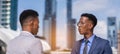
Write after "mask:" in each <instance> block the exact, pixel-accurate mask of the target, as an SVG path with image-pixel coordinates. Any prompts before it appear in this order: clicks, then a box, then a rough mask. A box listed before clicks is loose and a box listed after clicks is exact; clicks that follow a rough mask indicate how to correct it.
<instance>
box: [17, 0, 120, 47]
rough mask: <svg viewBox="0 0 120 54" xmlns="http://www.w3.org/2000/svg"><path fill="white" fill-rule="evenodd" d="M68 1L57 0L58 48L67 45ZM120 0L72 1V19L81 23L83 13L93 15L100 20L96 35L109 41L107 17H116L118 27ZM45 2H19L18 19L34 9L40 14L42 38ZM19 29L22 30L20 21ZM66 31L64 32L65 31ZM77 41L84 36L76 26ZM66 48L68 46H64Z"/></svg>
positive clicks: (32, 0)
mask: <svg viewBox="0 0 120 54" xmlns="http://www.w3.org/2000/svg"><path fill="white" fill-rule="evenodd" d="M66 1H67V0H57V17H56V19H57V34H56V35H57V42H59V43H57V46H61V45H62V44H63V43H67V42H66V39H67V28H66V27H67V25H66V23H67V22H66V21H67V17H66V11H67V9H66V3H67V2H66ZM119 5H120V0H72V18H75V19H76V20H77V22H78V21H79V18H80V15H81V14H82V13H92V14H94V15H95V16H96V17H97V19H98V24H97V26H96V27H95V29H94V34H96V35H97V36H99V37H101V38H104V39H107V17H116V19H117V21H116V22H117V25H118V21H120V12H119V11H120V6H119ZM44 6H45V0H18V18H19V15H20V13H21V12H22V11H23V10H25V9H33V10H36V11H37V12H38V13H39V21H40V28H39V32H38V35H40V36H42V22H43V18H44V14H45V13H44V12H45V10H44V9H45V7H44ZM18 28H19V29H21V27H20V24H19V21H18ZM63 30H64V31H63ZM76 32H77V33H76V34H77V37H76V38H77V40H79V39H81V38H82V37H83V36H82V35H80V34H79V32H78V31H77V26H76ZM62 47H66V44H64V45H62Z"/></svg>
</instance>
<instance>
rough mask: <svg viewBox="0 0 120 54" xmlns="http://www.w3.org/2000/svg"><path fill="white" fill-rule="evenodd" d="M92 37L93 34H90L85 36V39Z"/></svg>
mask: <svg viewBox="0 0 120 54" xmlns="http://www.w3.org/2000/svg"><path fill="white" fill-rule="evenodd" d="M92 35H93V32H91V33H88V34H85V35H84V38H85V39H89V38H90V37H91V36H92Z"/></svg>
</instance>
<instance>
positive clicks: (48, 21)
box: [43, 0, 57, 50]
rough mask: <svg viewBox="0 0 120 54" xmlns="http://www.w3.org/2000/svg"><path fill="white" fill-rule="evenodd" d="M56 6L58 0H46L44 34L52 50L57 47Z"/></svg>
mask: <svg viewBox="0 0 120 54" xmlns="http://www.w3.org/2000/svg"><path fill="white" fill-rule="evenodd" d="M56 8H57V2H56V0H45V15H44V19H43V36H45V38H46V40H47V42H48V43H49V44H50V46H51V49H52V50H55V49H56V10H57V9H56Z"/></svg>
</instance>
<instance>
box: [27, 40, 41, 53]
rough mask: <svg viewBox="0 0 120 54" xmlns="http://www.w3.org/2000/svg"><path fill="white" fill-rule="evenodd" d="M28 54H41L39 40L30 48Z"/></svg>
mask: <svg viewBox="0 0 120 54" xmlns="http://www.w3.org/2000/svg"><path fill="white" fill-rule="evenodd" d="M29 52H30V54H43V48H42V43H41V41H40V40H38V41H36V42H35V43H34V44H33V45H32V46H31V48H30V51H29Z"/></svg>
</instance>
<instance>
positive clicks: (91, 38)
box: [83, 34, 95, 43]
mask: <svg viewBox="0 0 120 54" xmlns="http://www.w3.org/2000/svg"><path fill="white" fill-rule="evenodd" d="M94 37H95V35H94V34H93V35H92V36H91V37H90V38H88V41H89V42H90V43H92V41H93V39H94ZM85 40H86V39H85V38H84V40H83V42H85Z"/></svg>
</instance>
